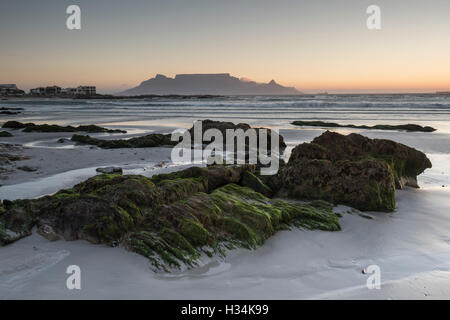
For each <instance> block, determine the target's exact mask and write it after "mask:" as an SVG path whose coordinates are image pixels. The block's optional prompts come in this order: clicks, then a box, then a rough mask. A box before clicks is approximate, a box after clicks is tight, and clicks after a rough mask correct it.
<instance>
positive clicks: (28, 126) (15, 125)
mask: <svg viewBox="0 0 450 320" xmlns="http://www.w3.org/2000/svg"><path fill="white" fill-rule="evenodd" d="M2 128H10V129H24V130H23V131H24V132H34V131H36V132H77V131H85V132H89V133H100V132H106V133H127V132H126V131H124V130H118V129H107V128H102V127H99V126H96V125H82V126H78V127H73V126H59V125H56V124H34V123H21V122H18V121H7V122H6V123H5V124H3V126H2Z"/></svg>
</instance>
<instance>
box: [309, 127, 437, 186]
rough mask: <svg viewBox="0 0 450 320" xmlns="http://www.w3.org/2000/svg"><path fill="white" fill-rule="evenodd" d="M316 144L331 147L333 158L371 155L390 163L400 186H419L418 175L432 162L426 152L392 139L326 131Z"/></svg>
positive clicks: (314, 142)
mask: <svg viewBox="0 0 450 320" xmlns="http://www.w3.org/2000/svg"><path fill="white" fill-rule="evenodd" d="M312 143H313V144H317V145H319V146H322V147H324V148H325V149H327V150H328V154H329V158H330V159H331V160H332V161H337V160H355V159H361V158H368V157H370V158H374V159H379V160H383V161H385V162H387V163H388V164H389V166H390V167H391V169H392V170H393V172H394V178H395V185H396V187H397V189H401V188H402V187H403V186H405V185H406V186H410V187H415V188H418V185H417V176H418V175H419V174H421V173H422V172H424V171H425V170H426V169H428V168H431V161H430V159H428V158H427V156H426V155H425V154H424V153H423V152H420V151H418V150H416V149H414V148H411V147H408V146H406V145H404V144H401V143H398V142H395V141H392V140H386V139H369V138H367V137H364V136H362V135H360V134H356V133H352V134H349V135H346V136H345V135H341V134H338V133H335V132H330V131H326V132H325V133H323V134H322V135H320V136H319V137H317V138H315V139H314V140H313V141H312Z"/></svg>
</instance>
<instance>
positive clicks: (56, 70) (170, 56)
mask: <svg viewBox="0 0 450 320" xmlns="http://www.w3.org/2000/svg"><path fill="white" fill-rule="evenodd" d="M71 4H77V5H79V6H80V7H81V21H82V29H81V30H79V31H77V30H72V31H71V30H68V29H67V28H66V19H67V17H68V15H67V14H66V8H67V6H68V5H71ZM371 4H376V5H378V6H380V7H381V18H382V29H381V30H379V31H378V30H377V31H375V30H368V29H367V27H366V19H367V17H368V15H367V14H366V8H367V7H368V6H369V5H371ZM0 47H1V50H0V83H16V84H17V85H18V86H19V87H20V88H22V89H27V90H28V89H29V88H32V87H36V86H45V85H52V84H57V85H60V86H63V87H64V86H75V85H79V84H86V85H96V86H97V87H98V89H99V91H100V92H116V91H121V90H124V89H127V88H130V87H133V86H136V85H138V84H139V83H140V82H141V81H143V80H146V79H148V78H151V77H153V76H154V75H155V74H157V73H162V74H165V75H167V76H174V75H175V74H177V73H223V72H227V73H231V74H232V75H234V76H237V77H246V78H250V79H252V80H255V81H258V82H268V81H270V80H271V79H275V80H276V81H277V82H278V83H280V84H283V85H288V86H295V87H296V88H298V89H299V90H301V91H304V92H316V91H328V92H405V91H408V92H417V91H425V92H434V91H436V90H450V1H449V0H433V1H426V0H402V1H398V0H370V1H366V0H327V1H325V0H147V1H144V0H129V1H124V0H122V1H119V0H83V1H75V0H73V1H65V0H39V1H23V0H1V11H0Z"/></svg>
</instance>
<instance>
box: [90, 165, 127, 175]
mask: <svg viewBox="0 0 450 320" xmlns="http://www.w3.org/2000/svg"><path fill="white" fill-rule="evenodd" d="M95 171H97V172H101V173H120V174H122V173H123V170H122V168H121V167H104V168H97V169H96V170H95Z"/></svg>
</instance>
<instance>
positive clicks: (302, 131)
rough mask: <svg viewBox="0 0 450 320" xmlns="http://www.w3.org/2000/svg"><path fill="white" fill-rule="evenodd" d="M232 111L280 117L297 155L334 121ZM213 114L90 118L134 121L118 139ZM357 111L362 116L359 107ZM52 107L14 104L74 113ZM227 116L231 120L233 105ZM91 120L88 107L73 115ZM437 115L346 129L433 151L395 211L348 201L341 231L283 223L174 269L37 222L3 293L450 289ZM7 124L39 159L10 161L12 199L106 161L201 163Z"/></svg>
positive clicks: (135, 169) (3, 193) (408, 294)
mask: <svg viewBox="0 0 450 320" xmlns="http://www.w3.org/2000/svg"><path fill="white" fill-rule="evenodd" d="M17 103H18V102H14V104H17ZM169 104H170V103H169ZM25 105H26V103H25ZM203 108H205V107H203ZM242 110H243V109H242ZM158 112H159V111H158ZM231 112H232V113H233V114H236V113H237V117H238V119H237V121H239V120H242V121H243V122H248V123H250V122H251V123H252V125H264V126H266V127H269V128H275V129H279V130H280V134H281V135H282V136H283V137H284V138H285V141H286V143H287V146H288V147H287V149H286V152H287V156H288V155H289V153H290V150H291V149H292V148H293V147H294V146H295V145H297V144H300V143H302V142H309V141H311V140H312V139H313V138H314V137H316V136H319V135H320V134H321V133H322V132H324V131H325V130H324V129H320V128H299V127H295V126H292V125H290V124H289V120H279V121H277V122H275V121H272V120H264V119H256V120H253V121H249V118H245V117H243V116H242V114H239V110H238V111H236V110H232V111H230V113H229V115H231ZM299 112H301V111H299ZM201 114H202V111H196V113H195V114H189V116H179V115H176V114H174V116H173V117H170V118H165V119H163V120H159V119H155V118H151V116H153V115H151V116H148V117H149V119H148V120H142V119H141V118H142V117H144V118H145V117H146V116H140V115H138V114H137V113H136V114H135V115H132V114H129V115H128V116H127V120H126V121H123V119H115V120H114V119H106V121H100V120H101V119H100V118H99V117H98V116H97V115H95V112H94V113H93V115H92V117H93V118H94V120H97V121H90V123H95V124H98V125H101V126H106V127H108V128H120V129H125V130H128V132H129V133H127V134H93V135H92V136H96V137H97V136H98V137H101V138H103V139H118V138H130V137H133V136H140V135H144V134H148V133H153V132H157V133H170V132H171V131H172V130H175V129H178V128H188V127H190V126H191V125H192V120H193V119H195V118H200V119H201V118H203V119H204V118H205V117H202V116H201ZM353 114H354V117H356V118H357V117H358V115H357V113H356V112H354V113H353ZM46 116H47V115H46V113H45V112H42V113H39V111H36V109H35V108H34V107H30V108H28V109H26V111H25V114H24V115H22V116H14V119H15V120H18V121H29V120H33V121H36V119H37V118H39V119H41V121H42V123H57V124H63V123H64V124H67V122H65V121H62V119H64V117H65V116H61V118H60V119H57V118H55V117H53V119H52V117H48V118H49V120H48V121H46V120H44V119H45V118H46ZM293 116H295V117H300V116H301V115H298V114H295V115H293ZM95 117H97V118H95ZM347 117H348V115H347ZM390 117H392V116H391V115H386V114H383V113H382V112H380V113H378V119H377V121H378V122H383V121H384V122H386V121H389V120H388V119H389V118H390ZM437 117H439V115H437ZM400 118H401V117H400ZM9 119H12V118H11V117H9V118H6V117H3V118H2V119H1V122H4V121H6V120H9ZM217 119H223V120H230V119H229V117H228V116H226V115H225V116H218V117H217ZM233 121H234V120H233ZM237 121H236V122H237ZM348 121H349V122H352V121H351V120H348ZM355 121H358V120H354V121H353V122H355ZM366 121H368V120H366ZM397 121H399V120H397ZM87 122H88V121H87V119H86V117H84V116H82V117H79V118H78V119H74V120H72V121H71V124H72V123H74V124H82V123H87ZM429 122H430V121H428V123H429ZM431 122H432V124H433V125H435V126H436V127H438V131H437V132H434V133H412V132H398V131H379V130H373V131H370V130H349V129H337V130H335V131H337V132H340V133H344V134H347V133H350V132H357V133H360V134H362V135H365V136H367V137H370V138H384V139H391V140H394V141H397V142H401V143H404V144H406V145H408V146H411V147H414V148H417V149H418V150H420V151H422V152H424V153H426V155H427V156H428V157H429V158H430V159H431V161H432V163H433V168H432V169H428V170H427V171H426V172H425V173H424V174H422V175H421V176H419V185H420V186H421V188H420V189H411V188H405V189H404V190H400V191H397V196H396V198H397V207H396V210H395V212H393V213H383V212H364V214H361V213H360V212H359V211H358V210H355V209H351V208H349V207H346V206H337V207H335V209H334V210H335V212H340V213H342V215H343V217H342V218H341V219H340V223H341V226H342V231H340V232H324V231H306V230H299V229H295V228H294V229H293V230H290V231H281V232H279V233H277V234H276V235H275V236H273V237H272V238H270V239H268V240H267V241H266V242H265V244H264V245H263V246H262V247H260V248H258V249H257V250H245V249H237V250H232V251H229V252H228V254H227V256H226V257H225V258H220V257H212V258H204V259H203V260H202V264H201V265H200V266H198V267H195V268H192V269H189V270H184V271H179V272H172V273H165V272H154V271H152V270H151V268H150V266H149V262H148V261H147V259H146V258H144V257H142V256H140V255H137V254H135V253H131V252H129V251H126V250H125V249H124V248H123V247H120V246H119V247H107V246H104V245H94V244H90V243H88V242H86V241H64V240H60V241H56V242H49V241H47V240H46V239H44V238H43V237H41V236H39V235H38V234H37V233H34V234H33V235H32V236H30V237H27V238H24V239H22V240H19V241H17V242H15V243H13V244H11V245H8V246H5V247H2V248H0V298H1V299H248V298H252V299H316V298H317V299H448V298H449V297H450V237H449V233H448V230H450V216H449V214H448V213H449V212H450V202H449V200H448V199H450V198H449V196H450V161H449V160H450V135H449V132H448V131H447V127H446V124H445V123H444V124H443V125H442V126H440V123H441V122H439V120H438V118H435V119H434V120H432V121H431ZM7 131H9V132H11V133H12V134H13V135H14V137H10V138H0V143H2V144H12V145H15V146H16V148H15V149H14V150H12V149H11V151H10V153H12V154H17V155H20V156H22V157H25V158H27V159H26V160H20V161H15V162H12V163H11V164H7V165H5V166H4V168H5V169H6V171H4V172H3V173H2V180H1V181H0V184H1V185H2V186H1V187H0V198H1V199H9V200H14V199H21V198H36V197H39V196H42V195H47V194H53V193H55V192H56V191H58V190H60V189H63V188H70V187H72V186H73V185H75V184H76V183H79V182H81V181H83V180H85V179H87V178H88V177H91V176H94V175H95V174H97V173H96V172H95V169H96V168H98V167H105V166H119V167H122V168H123V169H124V174H142V175H145V176H152V175H153V174H156V173H163V172H170V171H175V170H178V169H181V168H184V167H187V166H189V164H185V165H183V166H179V165H175V164H173V163H171V160H170V152H171V149H170V148H160V147H158V148H142V149H139V148H136V149H100V148H98V147H92V146H86V145H75V144H74V143H72V142H70V141H65V142H63V143H60V142H58V140H59V139H60V138H66V139H70V137H71V135H72V134H71V133H36V132H33V133H25V132H21V131H19V130H10V129H8V130H7ZM18 166H28V167H32V168H35V169H36V171H32V172H27V171H23V170H20V169H18ZM69 265H78V266H80V268H81V270H82V289H81V290H74V291H70V290H67V288H66V279H67V274H66V268H67V267H68V266H69ZM369 265H378V266H379V267H380V269H381V281H382V283H381V289H380V290H376V289H374V290H369V289H368V288H367V287H366V281H367V278H368V275H367V274H363V273H362V270H363V269H365V268H367V267H368V266H369ZM255 266H257V267H255Z"/></svg>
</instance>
